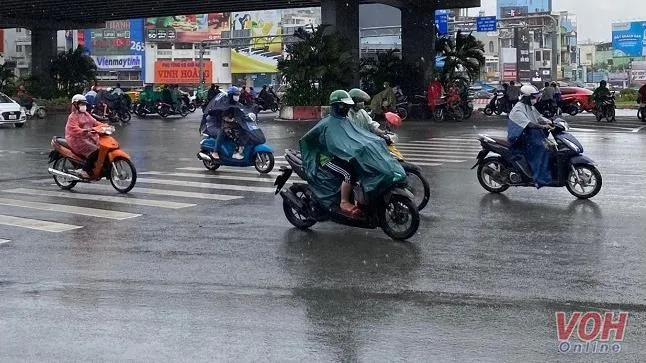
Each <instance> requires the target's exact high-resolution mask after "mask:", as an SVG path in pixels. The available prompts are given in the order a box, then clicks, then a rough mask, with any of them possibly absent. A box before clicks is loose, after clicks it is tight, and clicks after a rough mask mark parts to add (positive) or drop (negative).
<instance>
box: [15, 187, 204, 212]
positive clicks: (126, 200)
mask: <svg viewBox="0 0 646 363" xmlns="http://www.w3.org/2000/svg"><path fill="white" fill-rule="evenodd" d="M137 191H138V190H137ZM5 192H7V193H17V194H27V195H39V196H43V197H56V198H70V199H81V200H93V201H97V202H109V203H121V204H128V205H142V206H147V207H158V208H167V209H181V208H188V207H195V206H196V205H197V204H188V203H177V202H167V201H163V200H152V199H137V198H132V197H125V196H124V197H113V196H107V195H93V194H85V193H78V192H64V191H60V192H54V191H48V190H38V189H27V188H17V189H9V190H5Z"/></svg>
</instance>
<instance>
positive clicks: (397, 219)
mask: <svg viewBox="0 0 646 363" xmlns="http://www.w3.org/2000/svg"><path fill="white" fill-rule="evenodd" d="M419 219H420V218H419V211H418V210H417V206H416V205H415V203H414V202H413V201H412V200H410V199H408V198H406V197H404V196H401V195H393V196H392V197H391V198H390V201H388V204H387V205H385V206H383V208H382V210H381V211H380V212H379V222H380V225H381V229H382V230H383V231H384V232H385V233H386V234H387V235H388V236H389V237H390V238H392V239H394V240H396V241H405V240H407V239H409V238H411V237H413V236H414V235H415V233H417V229H418V228H419ZM399 226H404V228H403V229H401V230H400V228H399Z"/></svg>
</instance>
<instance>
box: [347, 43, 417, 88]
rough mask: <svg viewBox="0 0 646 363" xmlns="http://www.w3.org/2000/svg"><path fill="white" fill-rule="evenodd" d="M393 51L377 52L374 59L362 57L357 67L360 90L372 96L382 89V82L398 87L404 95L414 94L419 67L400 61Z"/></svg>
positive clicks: (395, 51)
mask: <svg viewBox="0 0 646 363" xmlns="http://www.w3.org/2000/svg"><path fill="white" fill-rule="evenodd" d="M398 52H399V50H397V49H393V50H389V51H387V52H379V53H377V56H376V57H364V58H362V59H361V62H360V65H359V75H360V77H361V88H362V89H363V90H364V91H366V92H367V93H368V94H371V95H374V94H377V93H379V92H381V90H382V89H383V84H384V82H389V83H390V84H391V85H393V86H394V85H399V86H401V88H402V89H403V91H404V93H412V92H415V91H416V90H415V88H416V84H417V83H418V80H419V79H420V77H423V72H422V70H421V68H420V67H416V66H414V65H413V64H409V63H407V62H405V61H404V60H402V59H401V58H400V57H399V56H398V55H397V53H398Z"/></svg>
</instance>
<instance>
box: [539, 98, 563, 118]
mask: <svg viewBox="0 0 646 363" xmlns="http://www.w3.org/2000/svg"><path fill="white" fill-rule="evenodd" d="M536 110H538V112H540V113H541V115H543V116H544V117H546V118H552V117H554V116H556V115H558V114H559V107H558V106H557V105H556V102H554V101H541V102H538V103H537V104H536Z"/></svg>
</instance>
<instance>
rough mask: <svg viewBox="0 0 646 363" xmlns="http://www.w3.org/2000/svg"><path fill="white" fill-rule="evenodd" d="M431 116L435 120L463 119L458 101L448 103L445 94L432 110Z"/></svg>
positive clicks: (462, 112)
mask: <svg viewBox="0 0 646 363" xmlns="http://www.w3.org/2000/svg"><path fill="white" fill-rule="evenodd" d="M433 118H434V119H435V120H436V121H445V120H452V121H462V120H464V111H463V110H462V107H460V104H459V103H453V104H449V103H448V101H447V99H446V96H442V99H441V101H440V102H439V104H438V105H437V106H435V110H433Z"/></svg>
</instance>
